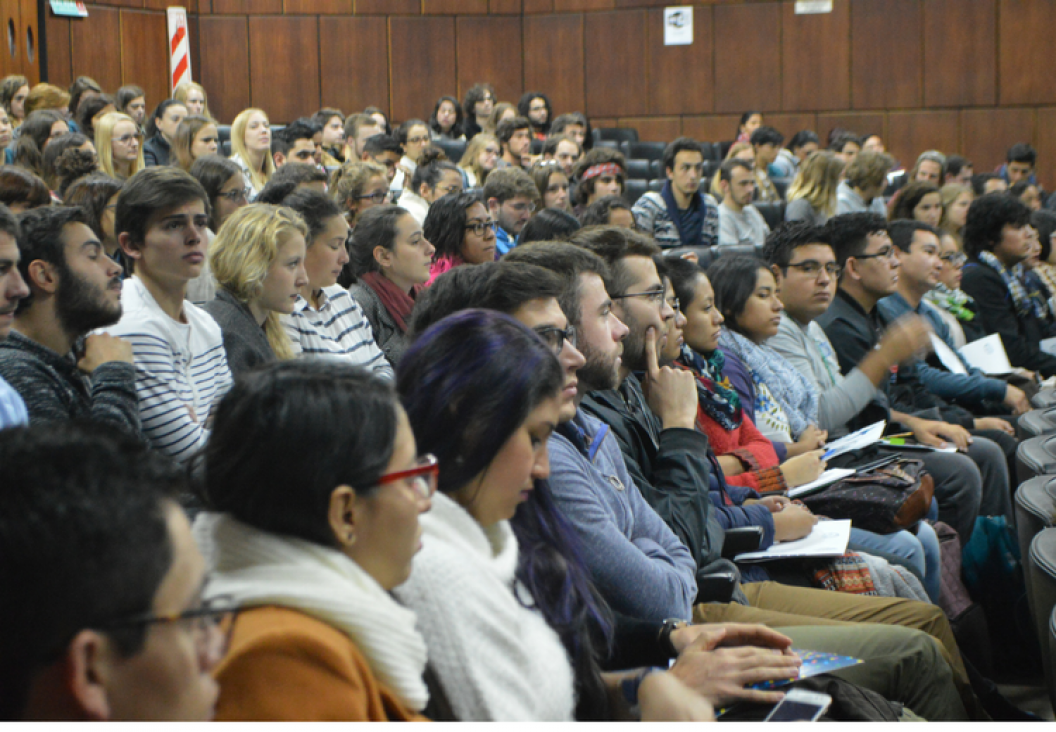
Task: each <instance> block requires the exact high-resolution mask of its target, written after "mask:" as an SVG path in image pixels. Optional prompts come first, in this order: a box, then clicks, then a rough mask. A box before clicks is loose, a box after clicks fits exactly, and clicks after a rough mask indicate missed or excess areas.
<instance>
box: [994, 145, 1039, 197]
mask: <svg viewBox="0 0 1056 732" xmlns="http://www.w3.org/2000/svg"><path fill="white" fill-rule="evenodd" d="M1037 163H1038V152H1037V151H1036V150H1035V149H1034V147H1033V146H1032V145H1030V144H1029V143H1026V142H1017V143H1016V144H1015V145H1013V146H1012V147H1010V148H1008V153H1007V154H1006V155H1005V164H1004V165H1002V166H1001V167H1000V168H998V169H997V174H998V175H999V176H1001V177H1002V178H1004V179H1005V182H1006V183H1008V185H1010V186H1011V185H1013V184H1014V183H1018V182H1019V181H1021V180H1025V181H1027V182H1028V183H1030V184H1031V185H1037V184H1038V179H1037V177H1036V176H1035V175H1034V166H1035V165H1037Z"/></svg>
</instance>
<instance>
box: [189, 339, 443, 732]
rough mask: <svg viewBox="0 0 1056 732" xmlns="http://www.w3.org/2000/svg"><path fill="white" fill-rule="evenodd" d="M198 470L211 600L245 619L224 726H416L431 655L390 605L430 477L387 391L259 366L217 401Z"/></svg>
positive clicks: (199, 534)
mask: <svg viewBox="0 0 1056 732" xmlns="http://www.w3.org/2000/svg"><path fill="white" fill-rule="evenodd" d="M335 425H344V427H342V428H341V429H336V428H335ZM362 425H369V426H370V428H369V429H359V428H357V426H362ZM203 457H204V461H203V462H204V470H203V474H204V480H203V494H204V496H203V497H204V499H205V501H206V504H207V506H208V507H209V509H210V512H209V513H205V514H202V515H201V516H199V518H198V520H197V522H196V524H195V535H196V538H197V539H198V540H199V545H200V546H202V547H203V553H204V554H205V555H206V556H207V558H208V559H211V562H210V563H211V565H212V567H213V573H212V576H211V579H210V582H209V584H208V586H207V589H206V594H207V595H208V596H209V597H212V596H216V595H230V596H232V597H233V599H234V601H236V602H237V603H238V605H239V606H240V608H241V612H240V614H239V616H238V620H237V621H236V622H235V624H234V628H233V631H232V635H231V640H230V650H229V652H228V654H227V656H226V657H225V658H224V660H223V661H222V662H221V663H220V665H219V666H218V667H217V668H216V670H215V672H214V673H215V676H216V678H217V680H218V681H219V683H220V698H219V700H218V702H217V709H216V711H217V714H216V716H217V719H220V720H259V721H273V720H274V721H306V720H313V721H315V720H317V721H323V720H325V721H337V720H340V721H360V722H362V721H386V720H421V719H422V717H421V716H419V714H420V713H421V712H422V710H423V709H424V708H425V705H426V702H427V701H428V700H429V692H428V691H427V688H426V685H425V682H424V681H423V680H422V674H423V672H424V671H425V665H426V646H425V642H424V641H423V639H422V637H421V635H420V634H419V632H418V630H417V629H416V627H415V624H416V617H415V614H414V613H413V612H412V611H410V610H408V609H406V608H404V607H402V606H400V605H399V604H398V603H397V602H396V601H395V600H393V599H392V597H391V595H390V594H389V593H390V591H391V590H393V589H394V588H395V587H397V586H398V585H400V584H401V583H403V582H404V581H405V580H406V579H407V577H408V576H409V575H410V572H411V561H412V560H413V559H414V557H415V554H416V553H417V552H418V550H419V548H420V546H421V533H422V532H421V528H420V526H419V515H420V514H422V513H423V512H425V511H428V510H429V508H430V496H431V495H432V494H433V491H434V490H435V488H436V477H437V464H436V460H435V458H433V457H432V456H429V455H424V456H419V454H418V451H417V448H416V445H415V440H414V435H413V433H412V432H411V428H410V425H409V423H408V420H407V415H406V413H405V412H404V410H403V408H402V407H401V406H400V403H399V401H398V400H397V399H396V396H395V394H394V392H393V389H392V386H391V384H389V383H388V382H386V381H383V380H382V379H379V378H378V377H376V376H373V375H371V374H369V373H368V372H366V371H364V370H363V369H361V368H357V367H355V366H352V365H350V364H348V363H347V362H341V361H333V360H310V361H285V362H280V363H274V364H269V365H266V366H264V367H262V368H261V369H259V370H256V371H252V372H250V373H247V374H246V375H245V376H244V377H243V378H240V379H239V380H238V381H237V382H236V383H235V385H234V386H233V387H232V389H231V391H230V392H229V393H228V394H227V395H226V396H225V397H224V399H223V401H222V402H221V403H220V405H219V407H218V409H217V413H216V420H215V423H214V426H213V433H212V436H211V438H210V441H209V445H208V447H207V448H206V450H205V453H204V455H203ZM305 465H310V466H312V467H311V470H308V471H305V470H304V466H305Z"/></svg>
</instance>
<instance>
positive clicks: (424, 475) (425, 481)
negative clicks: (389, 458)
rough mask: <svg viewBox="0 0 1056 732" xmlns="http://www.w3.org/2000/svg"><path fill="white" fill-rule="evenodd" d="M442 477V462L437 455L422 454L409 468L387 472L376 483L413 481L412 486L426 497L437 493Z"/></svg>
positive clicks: (419, 494) (420, 494)
mask: <svg viewBox="0 0 1056 732" xmlns="http://www.w3.org/2000/svg"><path fill="white" fill-rule="evenodd" d="M439 479H440V463H439V462H438V461H437V459H436V455H422V456H421V457H419V458H418V462H417V464H416V465H415V466H414V467H413V468H410V469H408V470H399V471H397V472H395V473H387V474H385V475H383V476H381V477H380V478H378V482H377V483H376V485H385V484H387V483H396V482H397V481H401V480H409V481H411V487H412V488H413V489H414V492H415V493H416V494H417V495H418V497H419V498H422V499H425V498H429V497H430V496H432V495H433V494H434V493H436V486H437V483H438V481H439Z"/></svg>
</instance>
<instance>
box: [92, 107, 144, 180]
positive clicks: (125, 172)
mask: <svg viewBox="0 0 1056 732" xmlns="http://www.w3.org/2000/svg"><path fill="white" fill-rule="evenodd" d="M95 151H96V153H97V154H98V155H99V168H100V169H101V170H102V171H103V172H104V173H106V174H107V175H109V176H110V177H111V178H117V179H118V180H126V179H128V178H131V177H132V176H133V175H135V174H136V173H138V172H139V171H141V170H143V168H145V167H146V163H145V162H144V161H143V133H142V132H140V131H139V125H137V124H136V122H135V120H133V119H132V118H131V117H129V116H128V115H127V114H124V113H122V112H110V113H109V114H104V115H103V116H102V117H100V118H99V120H98V121H97V122H96V123H95Z"/></svg>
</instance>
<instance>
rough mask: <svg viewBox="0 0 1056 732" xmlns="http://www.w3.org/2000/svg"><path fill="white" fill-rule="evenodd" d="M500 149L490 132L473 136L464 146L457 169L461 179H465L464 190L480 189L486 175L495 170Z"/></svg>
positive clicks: (497, 141) (496, 139)
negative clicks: (458, 168)
mask: <svg viewBox="0 0 1056 732" xmlns="http://www.w3.org/2000/svg"><path fill="white" fill-rule="evenodd" d="M501 153H502V147H501V146H500V145H499V140H498V138H497V137H495V135H493V134H491V133H490V132H481V133H480V134H479V135H474V136H473V139H472V140H470V141H469V144H468V145H466V152H465V153H463V155H462V160H460V161H459V163H458V167H460V168H461V169H462V174H463V175H462V177H463V178H465V183H466V185H465V188H466V189H467V190H468V189H470V188H482V187H483V186H484V179H485V178H487V177H488V173H490V172H491V171H493V170H495V166H496V165H497V164H498V162H499V155H500V154H501Z"/></svg>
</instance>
